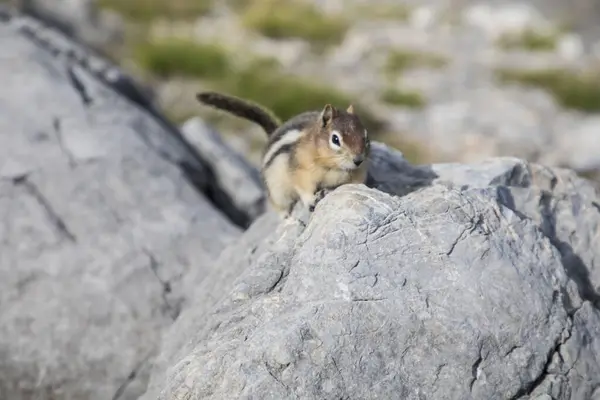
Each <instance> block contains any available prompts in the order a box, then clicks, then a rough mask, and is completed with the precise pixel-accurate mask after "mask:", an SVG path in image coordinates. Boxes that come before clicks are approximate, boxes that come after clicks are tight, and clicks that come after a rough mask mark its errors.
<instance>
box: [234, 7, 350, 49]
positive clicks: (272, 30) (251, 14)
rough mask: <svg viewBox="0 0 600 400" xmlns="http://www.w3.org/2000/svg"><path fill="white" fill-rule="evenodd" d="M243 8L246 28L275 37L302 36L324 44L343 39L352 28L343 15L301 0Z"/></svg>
mask: <svg viewBox="0 0 600 400" xmlns="http://www.w3.org/2000/svg"><path fill="white" fill-rule="evenodd" d="M243 8H244V10H243V22H244V24H245V25H246V27H248V28H250V29H254V30H256V31H258V32H260V33H261V34H263V35H265V36H267V37H270V38H273V39H287V38H299V39H304V40H306V41H308V42H310V43H311V44H313V45H315V46H317V47H324V46H327V45H332V44H337V43H339V42H341V40H342V39H343V38H344V36H345V34H346V31H347V29H348V23H347V22H346V21H345V20H344V19H343V18H342V17H334V16H330V15H325V14H323V13H321V12H319V10H318V9H317V8H315V7H314V6H311V5H310V4H307V3H302V2H299V1H297V0H261V1H253V2H250V4H248V5H246V6H245V7H243Z"/></svg>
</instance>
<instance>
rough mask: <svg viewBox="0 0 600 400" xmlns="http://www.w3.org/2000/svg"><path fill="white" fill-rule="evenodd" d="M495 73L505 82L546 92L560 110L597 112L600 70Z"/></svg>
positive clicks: (598, 106) (505, 71)
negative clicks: (561, 108) (560, 106)
mask: <svg viewBox="0 0 600 400" xmlns="http://www.w3.org/2000/svg"><path fill="white" fill-rule="evenodd" d="M496 74H497V77H498V79H499V80H500V81H501V82H504V83H511V82H512V83H519V84H522V85H526V86H531V87H537V88H540V89H543V90H546V91H547V92H549V93H550V94H551V95H552V96H553V97H554V98H555V99H556V101H557V102H558V103H559V104H560V105H562V106H563V107H566V108H570V109H576V110H580V111H584V112H597V111H600V71H583V72H573V71H569V70H566V69H559V68H554V69H541V70H530V71H525V70H516V69H498V70H497V71H496Z"/></svg>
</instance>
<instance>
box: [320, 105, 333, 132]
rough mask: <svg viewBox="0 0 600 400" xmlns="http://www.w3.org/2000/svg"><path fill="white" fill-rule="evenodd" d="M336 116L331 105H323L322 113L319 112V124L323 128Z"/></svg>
mask: <svg viewBox="0 0 600 400" xmlns="http://www.w3.org/2000/svg"><path fill="white" fill-rule="evenodd" d="M335 114H336V110H335V108H334V107H333V106H332V105H331V104H327V105H325V107H324V108H323V111H321V124H322V125H323V126H324V127H325V126H327V124H329V123H331V120H332V119H333V117H334V116H335Z"/></svg>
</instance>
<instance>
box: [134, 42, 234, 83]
mask: <svg viewBox="0 0 600 400" xmlns="http://www.w3.org/2000/svg"><path fill="white" fill-rule="evenodd" d="M134 57H135V59H136V61H137V63H138V64H139V65H140V67H142V68H144V69H145V70H147V71H149V72H151V73H153V74H154V75H156V76H158V77H161V78H168V77H173V76H183V77H192V78H206V79H219V78H223V77H225V76H226V75H227V73H228V71H227V70H228V68H229V58H228V55H227V53H226V52H225V51H224V50H223V49H222V48H221V47H219V46H216V45H212V44H201V43H196V42H193V41H189V40H184V39H169V40H164V41H159V42H155V43H151V42H146V43H142V44H140V45H138V46H137V47H136V48H135V49H134Z"/></svg>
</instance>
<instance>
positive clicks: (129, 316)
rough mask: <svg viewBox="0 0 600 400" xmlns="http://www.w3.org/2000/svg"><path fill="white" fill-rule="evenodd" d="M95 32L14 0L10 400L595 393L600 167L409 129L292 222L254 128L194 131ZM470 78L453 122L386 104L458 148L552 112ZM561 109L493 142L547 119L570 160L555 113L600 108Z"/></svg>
mask: <svg viewBox="0 0 600 400" xmlns="http://www.w3.org/2000/svg"><path fill="white" fill-rule="evenodd" d="M324 4H325V5H328V7H331V9H332V10H335V5H336V3H335V2H326V3H324ZM479 10H480V11H478V12H479V14H477V13H475V17H473V16H472V15H471V16H472V18H474V19H477V18H482V17H481V15H484V16H485V12H484V11H481V8H480V9H479ZM426 14H427V13H421V14H418V13H417V15H421V17H419V18H421V19H419V18H416V17H415V18H416V21H420V22H418V23H417V22H414V23H416V24H417V26H421V25H419V24H423V23H424V22H423V21H424V20H426V19H427V18H425V17H423V15H426ZM64 15H66V16H64ZM64 15H63V17H61V18H63V20H64V21H67V22H68V21H71V23H72V21H73V18H72V17H69V16H68V15H67V14H64ZM488 17H489V15H488ZM39 18H41V19H44V20H45V18H44V17H43V16H40V17H39ZM69 18H71V19H69ZM513 19H514V18H513ZM413 21H414V20H413ZM383 25H384V24H382V26H383ZM411 29H412V28H411ZM419 29H420V28H419ZM64 33H66V34H68V33H69V32H64ZM71 34H73V32H71ZM73 35H74V36H77V35H76V34H73ZM394 35H395V34H394ZM394 35H392V36H390V37H393V38H397V37H398V36H394ZM590 35H592V34H590ZM592 36H593V35H592ZM582 38H585V35H582ZM100 39H101V38H98V42H97V43H98V51H102V47H103V46H106V42H104V44H102V42H103V41H102V40H100ZM413 39H414V38H413ZM588 40H591V39H587V38H585V40H582V43H583V44H584V46H583V47H585V46H588V44H587V42H586V41H588ZM592 42H593V40H592ZM89 46H91V45H89ZM87 47H88V46H87V45H86V46H82V45H80V44H76V43H75V42H74V39H73V38H71V39H69V37H68V36H65V34H63V33H60V32H59V31H58V30H56V29H54V28H49V27H47V26H45V25H44V24H42V23H41V22H40V21H39V20H37V19H33V18H31V17H27V16H24V15H20V14H16V13H13V12H10V11H9V9H8V8H5V7H4V6H2V5H0V48H2V49H3V51H2V56H1V57H0V74H1V76H3V77H7V79H5V80H4V84H5V87H4V88H3V89H4V90H3V91H2V92H1V94H0V135H1V136H2V143H4V145H3V146H0V204H2V206H1V207H0V210H2V211H3V217H2V220H1V221H2V222H1V224H0V238H1V239H2V240H1V242H0V243H1V244H0V246H1V247H0V255H1V256H0V355H1V357H0V399H11V400H12V399H16V400H21V399H22V400H25V399H27V400H29V399H36V400H38V399H42V400H50V399H52V400H56V399H111V398H112V399H165V400H166V399H231V398H244V399H250V398H261V399H263V398H264V399H287V398H302V399H355V398H357V399H369V398H403V399H471V398H472V399H496V398H508V399H538V400H549V399H557V400H558V399H560V400H563V399H565V400H566V399H572V400H574V399H581V400H584V399H585V400H588V399H592V400H596V399H600V270H599V269H598V266H599V265H600V250H599V247H598V246H597V244H598V243H599V241H600V191H599V190H598V189H597V188H596V187H595V186H594V184H593V183H592V182H591V181H590V180H587V179H585V178H583V177H581V176H580V174H581V172H589V171H588V169H585V168H581V169H580V171H578V172H580V174H578V173H577V172H576V171H574V169H571V168H564V167H561V166H560V165H559V164H562V163H561V162H555V163H551V162H548V163H546V164H545V163H543V162H542V161H540V160H542V158H541V156H539V157H538V159H537V160H531V159H528V158H527V157H525V156H523V153H519V152H518V151H516V150H514V149H513V150H512V151H511V149H510V148H509V147H503V149H504V150H503V151H505V152H506V153H513V154H512V155H511V154H508V155H506V156H502V154H501V153H500V152H498V153H495V152H494V151H490V152H489V153H486V152H483V151H480V154H479V156H478V157H477V156H476V154H475V153H473V154H471V155H468V154H466V152H464V151H463V152H462V153H465V154H462V153H461V154H457V157H455V160H452V161H443V160H441V161H437V162H424V161H423V159H422V160H421V162H420V163H418V164H417V163H415V162H410V161H409V157H408V154H406V153H407V152H408V151H412V150H413V149H414V148H413V147H412V145H413V139H412V138H411V139H407V138H403V139H402V141H401V142H398V141H396V142H393V141H392V139H393V138H392V139H390V143H392V142H393V143H396V146H397V148H398V149H397V150H395V149H393V148H392V147H390V146H387V145H386V144H384V143H382V142H379V141H375V142H374V144H373V155H372V158H371V166H370V170H369V179H368V182H367V184H366V185H346V186H344V187H341V188H339V189H337V190H335V191H333V192H332V193H330V194H329V195H327V196H326V197H325V198H324V199H323V200H322V202H321V203H319V205H318V206H317V208H316V210H315V212H314V214H312V215H309V214H307V213H306V211H305V210H302V209H300V208H298V209H296V210H295V212H294V216H295V218H296V219H295V220H294V221H291V222H288V223H281V222H280V221H278V220H277V218H276V216H275V215H274V214H273V213H272V212H271V211H270V210H268V209H266V208H265V204H264V190H263V188H262V186H261V183H260V180H259V179H258V176H257V171H256V169H255V167H254V166H253V165H252V158H251V157H250V156H248V157H244V156H242V155H241V154H240V153H239V152H237V151H235V150H234V149H235V148H241V147H242V146H241V145H239V144H238V147H236V146H234V144H235V143H239V142H236V141H235V139H234V138H235V137H236V135H235V134H233V132H241V131H243V130H244V129H245V128H244V129H242V128H233V127H231V126H230V129H231V131H229V132H227V131H226V130H224V128H220V130H221V132H222V134H223V136H221V134H220V133H219V131H218V130H216V129H215V127H214V125H213V124H210V123H207V119H203V118H197V117H196V118H192V119H186V120H185V122H184V123H182V124H181V127H178V126H177V124H174V123H173V121H174V120H175V119H174V118H173V116H172V115H171V114H169V111H168V110H165V109H164V108H163V107H162V106H161V104H162V103H161V101H160V99H161V94H160V93H161V90H159V91H158V92H157V93H158V101H155V100H154V99H153V98H152V97H151V92H148V90H147V88H146V87H145V86H142V85H141V84H140V83H139V80H138V79H132V78H131V77H130V75H129V74H128V73H125V72H124V71H123V69H122V68H118V67H116V66H115V65H113V64H112V63H111V62H109V61H107V60H106V59H105V58H102V57H99V56H98V55H96V54H94V53H93V52H91V51H90V50H89V49H88V48H87ZM359 47H360V46H358V45H357V46H356V47H352V46H351V47H349V48H352V49H354V48H359ZM474 49H475V48H474ZM584 51H587V50H584ZM563 55H564V54H563ZM557 57H558V56H557ZM591 57H592V56H590V58H591ZM575 58H576V59H577V60H581V59H583V57H575ZM429 60H430V62H431V60H432V59H429ZM464 62H465V63H467V61H466V59H465V61H464ZM433 64H437V63H436V62H433ZM475 64H476V63H475ZM361 65H362V64H361ZM465 65H467V64H465ZM261 66H262V67H263V68H271V67H269V66H268V65H266V64H261ZM298 68H301V67H300V66H298ZM473 68H474V69H473V71H480V70H479V69H477V67H473ZM268 71H271V72H272V70H270V69H268ZM246 72H247V71H246ZM361 74H362V72H361V71H357V75H356V76H362V75H361ZM365 74H367V75H366V76H368V73H367V72H365ZM323 75H324V77H325V73H324V74H323ZM442 75H443V74H442ZM448 75H452V74H448ZM475 75H477V74H475ZM452 76H455V75H452ZM228 77H229V76H228ZM339 79H344V78H343V74H340V75H339ZM440 79H442V78H440ZM443 79H448V81H447V82H450V81H451V80H452V79H453V78H451V77H448V76H447V77H445V78H443ZM482 79H483V78H482ZM427 80H429V79H425V78H423V80H422V82H425V81H427ZM355 81H356V85H359V82H358V79H355ZM420 81H421V80H419V79H417V78H416V77H415V78H414V82H420ZM432 82H433V80H432ZM453 82H454V83H453V84H452V85H455V86H454V87H455V90H456V93H455V94H454V96H457V97H455V100H453V101H458V99H461V98H463V97H462V96H464V99H466V100H465V101H467V102H469V101H470V102H472V103H469V104H471V105H469V106H468V107H467V106H465V105H464V104H465V103H461V104H462V105H461V106H460V107H466V108H464V109H462V108H460V107H459V106H457V105H454V106H453V107H455V108H454V110H455V111H456V110H457V109H461V110H463V112H464V114H460V113H456V112H452V113H449V114H446V115H450V116H453V117H454V118H455V119H454V120H453V121H455V124H454V125H451V124H450V123H448V122H444V120H443V119H440V118H441V117H439V116H438V117H435V115H436V114H435V113H436V112H441V111H439V110H442V111H444V108H443V106H439V107H442V108H436V106H434V105H433V106H432V105H428V106H427V107H425V108H423V109H421V110H418V111H415V110H413V111H406V110H400V109H398V110H395V109H393V108H386V107H384V106H381V107H380V108H379V109H377V108H378V106H374V109H373V110H372V113H373V115H374V118H375V117H378V116H379V115H389V117H387V118H389V119H390V121H391V120H397V119H398V115H399V114H402V118H401V120H402V121H404V123H415V124H416V122H414V121H418V118H426V119H427V121H437V122H436V123H433V122H431V124H430V125H425V126H430V129H431V132H432V134H433V132H435V134H436V135H437V134H438V130H442V129H447V130H448V131H447V132H452V134H454V135H455V136H454V137H455V139H456V140H459V138H460V135H463V134H467V133H468V134H470V135H480V134H482V132H483V133H485V132H488V133H490V132H489V131H488V128H486V126H487V127H491V126H496V127H498V126H500V123H504V122H508V121H511V119H510V115H511V114H510V113H511V112H512V111H514V112H515V113H517V114H519V113H523V115H529V114H527V111H526V110H524V109H523V104H527V101H529V100H528V99H538V100H536V101H540V103H535V104H534V105H538V106H539V104H552V102H551V101H550V100H549V99H550V97H549V95H548V94H546V93H544V92H533V91H531V90H526V89H524V88H518V89H517V88H514V89H500V88H498V87H496V86H494V87H493V88H492V87H490V88H488V89H486V90H490V91H492V92H493V93H496V94H497V93H505V94H506V93H512V94H510V95H508V94H507V96H508V97H506V98H504V100H501V102H500V103H499V104H502V107H500V108H499V109H498V110H502V111H498V112H497V113H494V112H492V111H493V110H494V109H493V108H492V106H490V107H489V110H488V109H486V107H485V104H486V103H485V102H484V100H483V99H487V100H489V99H491V97H486V96H484V97H483V99H482V100H478V99H480V98H478V97H477V96H473V97H470V95H472V94H475V93H479V94H478V95H479V96H483V94H484V93H486V92H485V91H484V90H483V89H481V88H480V89H477V90H481V91H479V92H478V91H477V90H476V89H475V88H472V91H470V89H469V84H466V83H465V81H463V85H462V89H460V88H461V85H459V83H458V81H453ZM468 82H471V80H468ZM172 84H173V81H172V78H169V79H166V80H164V81H162V82H159V83H158V84H157V87H158V88H159V89H160V88H161V87H163V88H164V86H162V85H172ZM199 85H200V86H202V84H199ZM452 85H451V86H452ZM295 87H299V86H295ZM448 90H449V92H451V91H452V90H450V89H448ZM511 90H514V92H512V91H511ZM496 91H498V92H496ZM505 91H506V92H505ZM492 92H490V93H492ZM482 93H483V94H482ZM511 96H515V97H514V100H511V99H513V97H511ZM340 98H341V97H340ZM280 100H281V101H282V103H285V101H284V100H285V98H284V99H280ZM448 101H449V100H444V101H443V102H442V103H443V104H446V105H445V106H448V104H447V102H448ZM531 101H533V100H531ZM544 102H545V103H544ZM490 104H492V105H494V104H495V105H497V103H494V102H491V103H490ZM586 104H587V103H586ZM475 106H477V107H480V108H477V109H474V108H470V107H475ZM532 107H533V106H532ZM548 107H550V106H548ZM551 107H556V106H555V105H552V106H551ZM281 110H282V111H284V110H285V109H284V108H282V109H281ZM436 110H437V111H436ZM465 110H467V111H465ZM486 110H487V112H488V114H485V113H484V111H486ZM548 110H550V111H551V112H550V114H548V115H547V116H544V117H543V118H542V117H541V114H540V115H538V117H537V118H540V119H536V118H533V117H531V116H530V115H529V116H528V117H526V118H525V117H524V119H523V121H527V122H526V123H525V124H524V125H519V122H515V125H514V126H515V127H517V128H518V127H520V128H519V129H522V130H519V129H517V128H514V129H508V128H507V129H506V130H498V131H493V130H491V133H490V136H492V137H493V136H494V135H496V134H497V135H500V134H506V135H508V136H510V137H513V139H514V140H515V141H516V142H515V143H519V142H518V139H519V136H517V134H516V133H517V132H520V134H521V136H520V137H521V139H522V138H523V137H527V138H531V139H532V142H535V140H537V139H536V138H537V136H536V135H537V132H538V131H537V130H536V129H537V128H536V126H537V125H535V123H534V122H532V121H538V122H539V123H540V124H542V123H543V124H544V126H547V127H548V129H551V130H548V131H544V132H545V133H547V134H548V135H550V136H549V137H551V138H554V139H555V141H554V142H553V143H554V145H553V146H555V147H553V148H556V149H557V150H556V153H557V154H558V153H560V154H561V155H562V156H563V157H566V156H567V155H569V154H571V153H569V152H568V151H567V150H565V149H566V148H563V150H562V151H560V150H559V149H558V147H556V144H557V143H560V142H559V141H558V138H560V137H562V136H560V131H559V128H560V127H561V126H562V127H563V128H564V130H563V136H564V139H563V140H564V142H565V143H567V142H568V141H567V138H569V137H572V136H569V135H568V132H571V131H569V126H570V125H564V126H563V125H560V123H559V122H557V121H559V120H560V118H567V119H568V118H571V119H570V120H569V121H571V122H572V123H573V124H575V125H573V126H576V125H577V124H584V123H585V124H590V127H591V126H592V124H593V118H594V117H593V116H588V115H580V114H578V113H579V112H580V111H577V112H576V111H565V110H561V111H557V110H558V108H556V109H554V108H548V109H547V111H548ZM552 110H554V111H552ZM445 112H448V109H446V111H445ZM432 113H433V114H432ZM165 114H166V115H168V117H166V116H165ZM461 115H463V116H464V118H466V120H468V121H470V122H469V123H471V122H476V123H475V124H474V125H469V126H472V127H480V128H481V130H480V131H479V130H478V129H474V130H473V131H468V132H467V133H465V132H464V130H463V129H460V127H461V124H463V123H467V122H465V120H464V119H461V118H459V117H460V116H461ZM519 115H521V114H519ZM567 116H570V117H567ZM492 117H493V118H492ZM551 117H552V118H556V120H554V119H550V118H551ZM477 118H481V120H479V122H477V121H478V120H477ZM494 118H496V119H494ZM544 118H545V119H544ZM375 119H377V118H375ZM411 121H412V122H411ZM565 121H566V120H565ZM486 123H489V125H486ZM496 123H498V125H495V124H496ZM436 124H438V125H436ZM224 126H225V125H224ZM415 126H420V125H418V124H417V125H415ZM577 126H580V125H577ZM581 126H583V125H581ZM434 128H435V129H434ZM238 129H239V130H238ZM490 129H491V128H490ZM581 129H583V128H581ZM590 129H592V128H590ZM477 132H479V133H477ZM494 132H496V133H494ZM497 132H501V133H497ZM548 132H556V135H557V136H556V137H554V136H551V135H554V133H548ZM589 132H590V134H589V135H590V136H585V135H584V134H580V136H578V137H581V138H588V139H589V140H590V142H589V143H588V145H587V146H586V145H585V142H582V144H581V145H580V146H582V147H581V149H582V151H584V150H586V151H587V150H589V151H590V152H591V151H592V148H593V145H595V143H596V142H595V141H593V140H592V139H593V137H592V133H593V131H592V130H590V131H589ZM407 134H408V133H407ZM422 134H423V133H421V135H422ZM447 135H450V133H447ZM511 135H512V136H511ZM508 136H507V137H508ZM380 137H381V138H382V139H383V138H388V139H389V136H386V135H384V134H383V133H381V136H380ZM417 139H418V138H417ZM414 140H416V139H414ZM422 140H426V139H423V138H422ZM469 140H473V139H469ZM408 143H410V144H411V146H409V145H408ZM494 143H496V142H494ZM498 143H499V142H498ZM540 143H542V142H540ZM568 143H570V144H571V145H573V146H575V144H574V142H568ZM544 145H547V143H545V144H544ZM548 146H551V145H548ZM498 148H500V147H498ZM519 149H521V150H522V151H524V152H526V151H527V146H526V145H525V143H522V145H521V146H519ZM498 151H499V150H498ZM540 151H541V150H540ZM476 153H477V152H476ZM534 153H535V152H534ZM448 154H451V153H448ZM540 154H541V153H540ZM590 154H591V153H590ZM459 155H460V157H458V156H459ZM571 155H573V154H571ZM447 156H448V155H446V157H447ZM534 158H535V157H534ZM575 158H576V157H575ZM576 159H577V160H581V159H583V153H582V155H581V157H579V158H576Z"/></svg>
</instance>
